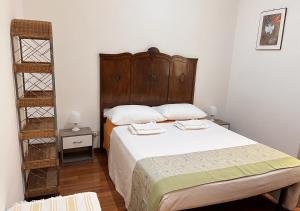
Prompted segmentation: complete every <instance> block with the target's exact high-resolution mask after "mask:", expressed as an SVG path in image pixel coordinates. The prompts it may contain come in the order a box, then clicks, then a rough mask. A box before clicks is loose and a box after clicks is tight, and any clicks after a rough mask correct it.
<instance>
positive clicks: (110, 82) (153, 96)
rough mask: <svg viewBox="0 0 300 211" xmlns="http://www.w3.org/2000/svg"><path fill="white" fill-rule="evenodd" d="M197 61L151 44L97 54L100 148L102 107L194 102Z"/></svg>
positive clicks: (102, 120)
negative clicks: (142, 49)
mask: <svg viewBox="0 0 300 211" xmlns="http://www.w3.org/2000/svg"><path fill="white" fill-rule="evenodd" d="M197 60H198V59H193V58H185V57H182V56H169V55H167V54H163V53H160V52H159V50H158V49H157V48H154V47H152V48H149V49H148V51H147V52H140V53H136V54H131V53H121V54H100V149H101V150H102V149H103V147H102V145H103V127H104V121H105V119H104V116H103V111H104V109H105V108H112V107H114V106H118V105H130V104H136V105H149V106H155V105H162V104H166V103H193V101H194V89H195V78H196V68H197Z"/></svg>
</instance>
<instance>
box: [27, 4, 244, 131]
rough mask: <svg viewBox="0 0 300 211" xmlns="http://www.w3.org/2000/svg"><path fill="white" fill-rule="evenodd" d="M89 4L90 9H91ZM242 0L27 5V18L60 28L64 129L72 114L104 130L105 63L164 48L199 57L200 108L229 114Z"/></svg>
mask: <svg viewBox="0 0 300 211" xmlns="http://www.w3.org/2000/svg"><path fill="white" fill-rule="evenodd" d="M87 2H88V3H87ZM237 2H238V0H226V1H219V0H184V1H183V0H164V1H161V0H151V1H149V0H127V1H124V0H109V1H107V0H89V1H82V0H64V1H61V0H51V1H50V0H24V16H25V17H26V18H31V19H43V20H49V21H52V22H53V27H54V48H55V55H54V56H55V62H56V63H55V66H56V85H57V103H58V123H59V127H60V128H62V127H65V126H66V123H67V120H68V115H69V113H70V111H71V110H78V111H80V112H81V114H82V125H85V126H91V127H92V128H93V129H94V130H98V127H99V57H98V54H99V53H100V52H101V53H120V52H123V51H130V52H132V53H134V52H139V51H145V50H147V48H148V47H152V46H155V47H158V48H159V49H160V50H161V52H164V53H168V54H171V55H172V54H180V55H183V56H187V57H197V58H199V62H198V70H197V80H196V93H195V103H196V104H197V105H199V106H201V107H203V108H205V107H207V106H209V105H211V104H215V105H217V106H218V107H219V110H220V115H221V116H224V114H225V104H226V96H227V88H228V79H229V72H230V65H231V54H232V47H233V37H234V29H235V22H236V15H237V6H238V3H237Z"/></svg>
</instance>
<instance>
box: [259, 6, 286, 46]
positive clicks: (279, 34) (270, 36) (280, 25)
mask: <svg viewBox="0 0 300 211" xmlns="http://www.w3.org/2000/svg"><path fill="white" fill-rule="evenodd" d="M286 14H287V8H281V9H274V10H269V11H263V12H262V13H261V15H260V23H259V29H258V35H257V41H256V49H257V50H281V47H282V38H283V34H284V27H285V19H286Z"/></svg>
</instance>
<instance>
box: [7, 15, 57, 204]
mask: <svg viewBox="0 0 300 211" xmlns="http://www.w3.org/2000/svg"><path fill="white" fill-rule="evenodd" d="M11 41H12V51H13V69H14V75H15V85H16V101H17V103H16V104H17V109H18V117H19V130H20V134H19V137H20V144H21V148H22V158H23V165H22V168H23V177H24V184H25V198H27V199H30V198H35V197H42V196H46V195H57V194H59V159H58V144H57V141H58V138H57V123H56V122H57V121H56V102H55V83H54V61H53V40H52V26H51V23H50V22H45V21H33V20H17V19H16V20H13V21H12V23H11Z"/></svg>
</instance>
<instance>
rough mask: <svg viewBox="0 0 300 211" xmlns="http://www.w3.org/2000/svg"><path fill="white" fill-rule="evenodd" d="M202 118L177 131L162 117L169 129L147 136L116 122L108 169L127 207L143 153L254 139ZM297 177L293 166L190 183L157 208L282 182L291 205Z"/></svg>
mask: <svg viewBox="0 0 300 211" xmlns="http://www.w3.org/2000/svg"><path fill="white" fill-rule="evenodd" d="M205 121H206V123H207V124H208V125H209V126H210V128H209V129H205V130H193V131H181V130H179V129H178V128H176V127H174V125H173V123H160V124H161V126H162V127H163V128H164V129H166V131H167V132H166V133H163V134H158V135H151V136H133V135H131V134H130V132H129V131H128V129H127V126H118V127H115V128H114V129H113V130H112V132H111V135H110V147H109V164H108V165H109V174H110V177H111V179H112V181H113V182H114V184H115V187H116V190H117V191H118V192H119V193H120V194H121V195H122V196H123V198H124V200H125V205H126V207H128V206H129V203H130V198H131V190H132V176H133V171H134V168H135V165H136V163H137V162H138V161H140V160H142V159H145V158H152V157H159V156H169V155H180V154H185V153H193V152H206V151H210V150H218V149H226V148H233V147H240V146H248V145H255V144H258V143H257V142H255V141H253V140H250V139H248V138H246V137H243V136H241V135H239V134H236V133H234V132H232V131H230V130H227V129H225V128H223V127H221V126H219V125H217V124H215V123H213V122H211V121H208V120H205ZM282 178H285V179H284V180H282ZM299 181H300V168H299V167H295V168H288V169H282V170H278V171H273V172H269V173H266V174H263V175H257V176H251V177H245V178H239V179H235V180H230V181H223V182H216V183H210V184H205V185H200V186H195V187H190V188H186V189H182V190H178V191H173V192H170V193H167V194H165V195H164V196H163V197H162V199H161V201H160V204H159V210H180V209H189V208H194V207H202V206H207V205H211V204H216V203H222V202H227V201H232V200H237V199H242V198H245V197H250V196H254V195H258V194H262V193H267V192H269V191H272V190H276V189H279V188H282V187H285V186H291V187H290V188H289V191H288V194H289V197H287V198H286V201H285V205H286V208H289V209H291V210H292V209H294V208H295V207H296V204H297V202H298V199H299V195H300V187H299V184H298V183H299Z"/></svg>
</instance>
